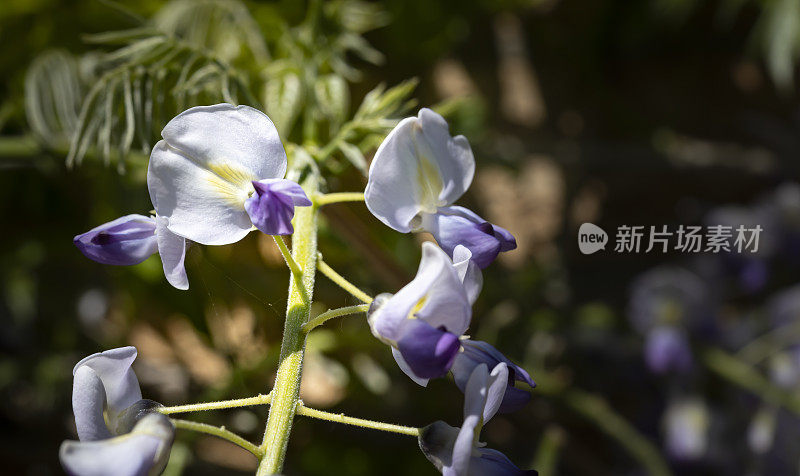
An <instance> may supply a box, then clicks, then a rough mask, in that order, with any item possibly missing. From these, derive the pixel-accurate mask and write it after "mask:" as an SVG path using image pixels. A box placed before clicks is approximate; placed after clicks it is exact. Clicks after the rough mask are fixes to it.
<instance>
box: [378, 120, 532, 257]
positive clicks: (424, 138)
mask: <svg viewBox="0 0 800 476" xmlns="http://www.w3.org/2000/svg"><path fill="white" fill-rule="evenodd" d="M474 173H475V158H474V157H473V155H472V149H471V148H470V146H469V142H468V141H467V139H466V138H465V137H464V136H456V137H451V136H450V133H449V131H448V126H447V121H445V120H444V118H443V117H442V116H440V115H439V114H437V113H435V112H433V111H432V110H430V109H425V108H423V109H420V111H419V114H418V116H417V117H409V118H406V119H403V120H402V121H400V123H399V124H398V125H397V127H395V128H394V129H393V130H392V131H391V132H390V133H389V135H388V136H387V137H386V140H384V141H383V143H382V144H381V146H380V147H379V148H378V151H377V152H376V153H375V158H374V159H373V160H372V164H371V165H370V168H369V181H368V183H367V188H366V190H365V191H364V196H365V201H366V204H367V208H369V211H371V212H372V214H373V215H375V216H376V217H377V218H378V219H379V220H381V221H382V222H383V223H385V224H386V225H387V226H389V227H391V228H394V229H395V230H397V231H400V232H403V233H408V232H409V231H423V230H424V231H428V232H430V233H431V234H432V235H433V236H434V238H436V241H437V242H438V243H439V246H441V247H442V249H443V250H445V251H446V252H447V253H448V254H449V255H450V256H451V257H452V256H453V252H454V251H455V248H456V246H458V245H463V246H465V247H466V248H468V249H469V250H470V251H471V252H472V259H473V260H474V261H475V263H477V264H478V266H480V267H481V268H486V267H487V266H489V264H490V263H491V262H492V261H494V259H495V258H496V257H497V255H498V254H499V253H500V252H503V251H510V250H513V249H514V248H516V247H517V243H516V240H515V239H514V237H513V236H512V235H511V233H509V232H508V231H507V230H506V229H504V228H501V227H499V226H495V225H492V224H491V223H489V222H487V221H486V220H484V219H483V218H481V217H479V216H478V215H476V214H475V213H474V212H472V211H471V210H469V209H466V208H464V207H460V206H455V205H453V203H455V201H456V200H458V199H459V198H460V197H461V196H462V195H463V194H464V192H466V191H467V189H468V188H469V186H470V184H471V183H472V177H473V175H474Z"/></svg>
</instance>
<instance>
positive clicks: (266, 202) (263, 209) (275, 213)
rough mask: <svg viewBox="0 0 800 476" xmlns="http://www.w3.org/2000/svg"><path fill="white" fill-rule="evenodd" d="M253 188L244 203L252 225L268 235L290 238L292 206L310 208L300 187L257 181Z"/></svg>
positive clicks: (288, 181) (284, 181)
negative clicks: (251, 194) (253, 190)
mask: <svg viewBox="0 0 800 476" xmlns="http://www.w3.org/2000/svg"><path fill="white" fill-rule="evenodd" d="M253 187H254V188H255V192H254V193H253V196H252V197H250V198H248V199H247V200H245V202H244V208H245V210H246V211H247V214H248V215H249V216H250V220H252V222H253V225H255V227H256V228H258V229H259V230H261V231H262V232H264V233H266V234H268V235H291V234H292V233H293V232H294V228H293V227H292V218H293V217H294V207H296V206H300V207H307V206H311V200H309V199H308V197H307V196H306V193H305V192H304V191H303V188H302V187H300V185H298V184H297V183H295V182H292V181H291V180H285V179H266V180H260V181H257V182H253Z"/></svg>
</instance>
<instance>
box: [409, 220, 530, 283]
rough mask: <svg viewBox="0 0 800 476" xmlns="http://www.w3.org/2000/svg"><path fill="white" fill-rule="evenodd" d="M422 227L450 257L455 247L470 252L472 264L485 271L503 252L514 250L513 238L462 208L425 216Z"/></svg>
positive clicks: (515, 243)
mask: <svg viewBox="0 0 800 476" xmlns="http://www.w3.org/2000/svg"><path fill="white" fill-rule="evenodd" d="M422 227H423V228H424V229H425V230H426V231H429V232H430V233H431V234H432V235H433V236H434V238H436V242H437V243H439V246H441V247H442V249H443V250H445V251H446V252H447V254H448V255H450V257H452V256H453V252H454V250H455V248H456V246H458V245H462V246H464V247H466V248H467V249H469V251H470V252H472V260H473V261H475V263H476V264H477V265H478V266H479V267H480V268H481V269H483V268H486V267H487V266H489V265H490V264H491V263H492V261H494V260H495V259H496V258H497V255H498V254H499V253H500V252H502V251H509V250H513V249H515V248H516V247H517V241H516V239H514V236H513V235H511V233H509V232H508V230H505V229H504V228H501V227H499V226H494V225H492V224H491V223H489V222H487V221H486V220H484V219H483V218H481V217H479V216H478V215H476V214H475V213H474V212H472V211H471V210H468V209H466V208H464V207H458V206H452V207H442V208H440V209H439V211H438V212H437V213H434V214H425V215H424V216H423V218H422Z"/></svg>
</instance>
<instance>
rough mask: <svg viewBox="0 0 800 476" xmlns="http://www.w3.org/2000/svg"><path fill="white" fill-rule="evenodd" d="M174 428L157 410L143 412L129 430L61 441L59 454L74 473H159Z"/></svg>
mask: <svg viewBox="0 0 800 476" xmlns="http://www.w3.org/2000/svg"><path fill="white" fill-rule="evenodd" d="M174 433H175V429H174V427H173V426H172V424H171V423H170V421H169V419H168V418H167V417H166V416H164V415H160V414H157V413H156V414H149V415H147V416H145V417H144V418H143V419H142V420H141V421H139V423H137V424H136V426H135V427H134V428H133V431H132V432H131V433H128V434H125V435H121V436H117V437H115V438H110V439H106V440H101V441H65V442H64V443H62V445H61V449H60V451H59V458H60V459H61V464H62V466H63V467H64V470H65V471H66V472H67V474H70V475H75V476H106V475H111V474H113V475H115V476H146V475H150V474H160V473H161V472H162V471H163V470H164V467H165V466H166V464H167V461H168V459H169V450H170V447H171V446H172V441H173V439H174Z"/></svg>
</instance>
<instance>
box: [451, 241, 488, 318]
mask: <svg viewBox="0 0 800 476" xmlns="http://www.w3.org/2000/svg"><path fill="white" fill-rule="evenodd" d="M453 267H454V268H455V269H456V273H457V274H458V277H459V279H461V282H462V283H464V291H465V292H466V293H467V298H468V299H469V303H470V304H475V301H476V300H477V299H478V296H479V295H480V294H481V289H482V288H483V273H481V268H480V267H479V266H478V265H477V264H476V263H475V262H474V261H472V252H471V251H470V250H469V248H467V247H466V246H462V245H458V246H456V248H455V250H453Z"/></svg>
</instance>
